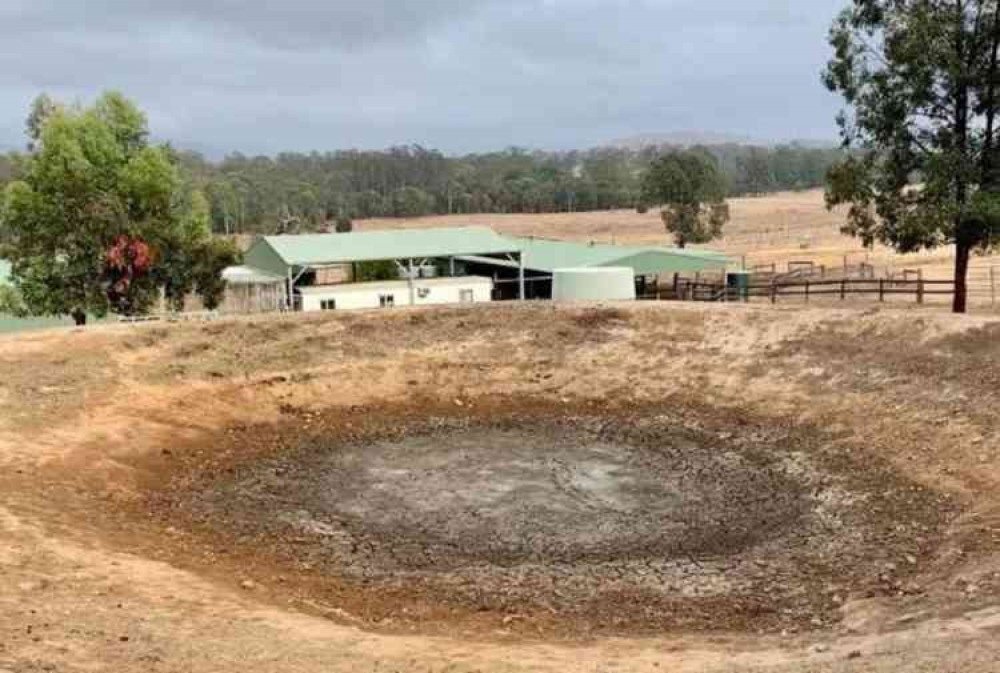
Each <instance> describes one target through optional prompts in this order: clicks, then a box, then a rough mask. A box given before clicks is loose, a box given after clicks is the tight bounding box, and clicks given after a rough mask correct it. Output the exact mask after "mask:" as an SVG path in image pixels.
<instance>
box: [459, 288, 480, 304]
mask: <svg viewBox="0 0 1000 673" xmlns="http://www.w3.org/2000/svg"><path fill="white" fill-rule="evenodd" d="M458 300H459V301H460V302H462V303H463V304H471V303H473V302H474V301H476V293H475V291H473V290H459V291H458Z"/></svg>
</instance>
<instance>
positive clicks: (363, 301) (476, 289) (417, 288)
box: [302, 277, 493, 311]
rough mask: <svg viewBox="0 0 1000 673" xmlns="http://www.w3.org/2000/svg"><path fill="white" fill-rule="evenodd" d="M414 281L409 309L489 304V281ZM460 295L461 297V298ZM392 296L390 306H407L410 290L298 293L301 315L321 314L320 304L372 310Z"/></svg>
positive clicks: (365, 287)
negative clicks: (461, 304) (384, 297)
mask: <svg viewBox="0 0 1000 673" xmlns="http://www.w3.org/2000/svg"><path fill="white" fill-rule="evenodd" d="M444 280H445V279H417V280H415V281H414V282H413V299H414V301H413V305H415V306H428V305H435V304H459V303H462V302H463V300H464V301H466V302H470V303H482V302H488V301H492V291H493V281H491V280H490V279H489V278H478V277H470V278H449V279H447V281H448V282H447V283H442V282H441V281H444ZM463 291H464V292H465V294H464V295H463ZM383 295H386V296H392V298H393V306H395V307H401V306H409V305H410V290H409V288H408V287H407V286H406V284H405V283H399V282H392V283H387V284H385V285H382V284H378V283H360V284H354V285H352V284H346V285H338V286H331V287H329V288H322V289H320V288H307V289H306V291H305V292H303V293H302V310H303V311H321V310H323V308H322V306H323V301H327V300H333V301H335V302H336V310H338V311H349V310H357V309H372V308H380V307H381V306H382V302H381V297H382V296H383Z"/></svg>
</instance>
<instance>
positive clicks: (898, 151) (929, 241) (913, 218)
mask: <svg viewBox="0 0 1000 673" xmlns="http://www.w3.org/2000/svg"><path fill="white" fill-rule="evenodd" d="M830 44H831V46H832V47H833V49H834V52H835V54H834V57H833V58H832V59H831V61H830V63H829V65H828V67H827V70H826V73H825V76H824V81H825V83H826V85H827V86H828V87H829V88H830V89H831V90H832V91H834V92H837V93H840V94H841V95H842V96H843V97H844V100H845V101H846V102H847V104H848V105H849V111H848V112H845V113H843V114H842V115H841V117H840V118H839V123H840V126H841V131H842V136H843V138H844V144H845V146H847V147H852V148H855V150H856V151H855V153H853V154H852V155H851V156H850V157H848V158H847V159H846V160H844V161H843V162H842V163H841V164H840V165H838V166H837V167H835V168H834V169H833V170H831V171H830V175H829V184H828V187H827V203H828V205H829V206H830V207H834V206H838V205H842V204H846V205H848V206H849V210H848V224H847V226H846V228H845V232H846V233H849V234H852V235H855V236H858V237H860V238H861V239H862V240H863V241H864V242H865V243H866V244H869V245H870V244H872V243H875V242H879V243H883V244H886V245H889V246H892V247H894V248H895V249H896V250H898V251H900V252H904V253H905V252H914V251H917V250H921V249H926V248H934V247H937V246H941V245H946V244H955V246H956V252H957V254H956V268H955V279H956V292H955V305H954V309H955V311H956V312H963V311H964V310H965V308H966V291H965V283H966V276H967V272H968V262H969V254H970V252H971V251H972V250H973V249H975V248H980V249H983V248H985V247H989V246H991V245H993V243H994V242H995V241H996V240H997V233H998V232H1000V218H998V217H997V213H998V210H997V206H996V204H997V202H998V200H1000V161H998V159H1000V156H998V147H997V145H998V143H997V138H996V134H997V128H996V126H997V124H996V122H997V119H996V117H997V87H998V85H1000V68H998V52H1000V2H998V1H997V0H959V1H957V2H956V1H955V0H948V1H947V2H946V1H945V0H905V1H904V0H855V2H854V3H853V6H851V7H850V8H848V9H846V10H844V12H842V13H841V15H840V17H839V18H838V19H837V21H836V22H835V24H834V26H833V28H832V30H831V33H830Z"/></svg>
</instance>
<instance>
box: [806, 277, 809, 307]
mask: <svg viewBox="0 0 1000 673" xmlns="http://www.w3.org/2000/svg"><path fill="white" fill-rule="evenodd" d="M806 303H807V304H808V303H809V279H808V278H806Z"/></svg>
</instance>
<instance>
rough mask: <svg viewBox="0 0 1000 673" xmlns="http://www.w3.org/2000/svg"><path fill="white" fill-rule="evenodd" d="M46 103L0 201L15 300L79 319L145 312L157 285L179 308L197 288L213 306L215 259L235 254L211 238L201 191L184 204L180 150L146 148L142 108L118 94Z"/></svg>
mask: <svg viewBox="0 0 1000 673" xmlns="http://www.w3.org/2000/svg"><path fill="white" fill-rule="evenodd" d="M40 101H41V102H36V105H35V106H34V107H33V109H32V114H31V117H30V118H29V122H28V127H29V132H30V133H34V134H36V137H33V138H32V140H33V147H34V149H33V151H32V153H31V154H29V155H27V156H26V157H25V158H24V160H23V161H22V162H20V164H19V166H18V169H17V170H18V176H17V178H18V179H16V180H14V181H12V182H11V183H10V184H9V185H7V187H6V188H5V189H4V192H3V199H2V201H0V231H2V232H3V236H0V242H2V243H3V245H2V247H0V257H3V258H6V259H8V260H9V261H10V262H11V266H12V282H13V289H12V290H9V291H6V292H5V294H6V297H5V301H6V303H7V304H8V306H7V308H10V309H16V312H18V313H19V314H30V315H35V316H45V315H52V316H60V315H72V316H74V317H75V318H76V319H77V321H78V322H82V321H84V320H85V318H86V316H87V315H95V316H98V317H102V316H104V315H106V314H107V313H108V312H116V313H120V314H125V315H133V314H137V313H143V312H146V311H148V310H149V309H150V308H151V307H152V306H153V305H154V304H155V302H156V301H157V300H158V298H159V292H160V288H164V289H165V290H166V293H167V295H168V296H169V297H170V300H171V301H172V302H173V303H174V304H175V305H176V304H177V303H178V302H180V303H182V302H183V298H182V297H181V296H180V294H179V291H180V289H184V290H189V289H192V288H193V289H195V290H196V291H198V292H199V293H201V294H202V295H203V298H205V299H206V302H213V301H214V302H216V303H217V301H218V296H219V292H220V289H219V288H220V285H219V283H220V282H221V281H220V280H219V272H220V271H221V268H222V267H220V266H219V265H220V264H223V266H225V265H228V263H229V261H230V260H233V259H236V258H237V257H238V255H237V254H236V253H235V251H234V250H233V249H232V248H231V245H230V244H221V243H217V242H214V241H212V240H211V238H210V231H211V206H210V204H209V203H208V201H207V199H206V198H205V197H204V195H202V194H200V193H199V192H197V191H193V192H191V194H190V198H188V199H186V201H185V202H184V203H182V204H180V205H179V199H178V194H179V193H180V191H181V187H182V185H183V183H182V180H181V177H180V174H179V172H178V169H177V167H176V166H175V161H177V158H176V156H175V153H173V152H172V151H171V150H170V149H169V148H162V147H152V146H150V145H149V144H148V137H149V130H148V127H147V122H146V117H145V115H144V114H143V113H142V112H141V111H140V110H139V109H138V108H136V107H135V106H134V105H133V104H132V103H130V102H129V101H128V100H126V99H125V98H124V97H122V96H121V95H120V94H116V93H110V94H105V95H103V96H101V97H100V98H99V99H98V101H97V102H96V103H95V104H94V106H92V107H90V108H67V107H63V106H60V105H58V104H55V103H52V101H51V100H49V99H40ZM213 274H214V276H213Z"/></svg>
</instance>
